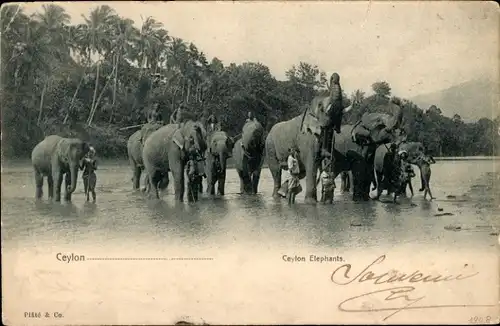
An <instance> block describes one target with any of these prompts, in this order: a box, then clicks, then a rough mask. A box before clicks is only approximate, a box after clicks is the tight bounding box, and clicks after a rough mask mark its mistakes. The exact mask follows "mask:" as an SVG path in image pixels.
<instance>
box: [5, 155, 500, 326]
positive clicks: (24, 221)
mask: <svg viewBox="0 0 500 326" xmlns="http://www.w3.org/2000/svg"><path fill="white" fill-rule="evenodd" d="M495 162H496V161H491V160H480V161H438V162H437V163H436V164H434V165H432V180H431V187H432V191H433V194H434V196H435V197H437V199H436V200H434V201H432V202H430V201H428V200H424V199H423V193H421V192H418V188H419V186H420V184H419V183H420V181H419V180H418V179H419V178H418V177H417V178H415V179H414V181H413V186H414V190H415V196H414V197H413V198H411V199H410V198H401V199H400V204H399V205H395V204H392V203H390V200H391V198H390V197H389V196H382V200H383V201H387V202H377V201H371V202H366V203H354V202H352V198H351V195H350V194H340V193H339V192H338V191H337V192H336V194H335V203H334V204H333V205H321V204H318V205H305V204H303V203H302V201H303V193H301V194H299V195H298V196H297V203H296V204H295V205H293V206H291V207H290V206H288V205H287V204H286V203H285V201H284V200H282V201H276V200H274V199H273V198H271V193H272V178H271V175H270V172H269V171H268V170H267V169H264V170H263V171H262V176H261V182H260V189H259V191H260V193H259V194H258V195H257V196H242V195H239V194H238V191H239V179H238V177H237V174H236V172H235V171H234V170H229V171H228V177H227V184H226V195H225V196H224V197H216V198H208V197H207V196H206V194H203V198H202V199H201V200H200V201H199V202H197V203H194V204H193V203H191V204H190V203H187V202H186V203H175V202H174V200H173V199H174V198H173V188H172V186H169V188H168V189H167V191H166V193H165V194H163V196H162V199H161V200H148V199H146V198H145V197H144V196H143V195H142V194H139V193H134V192H132V191H131V187H132V184H131V181H130V178H131V172H130V169H129V167H128V166H127V165H123V164H121V163H120V164H113V163H107V164H104V165H102V166H100V167H99V170H98V171H97V172H98V173H97V175H98V180H97V183H98V186H97V196H98V198H97V203H96V204H92V203H85V199H84V194H83V191H82V188H83V184H82V182H81V181H79V184H78V188H77V191H76V192H75V193H74V195H73V201H72V203H62V204H56V203H50V202H48V200H47V199H46V192H47V189H46V187H45V188H44V192H45V194H44V200H43V201H41V202H35V200H34V189H35V187H34V177H33V174H32V171H31V168H30V167H29V166H17V167H16V166H10V167H7V168H4V169H3V172H2V256H5V257H8V258H2V266H4V268H3V272H4V273H6V274H5V276H6V277H7V278H8V277H9V276H10V277H11V279H10V281H9V282H8V284H7V288H8V289H10V290H11V291H13V292H14V293H17V294H19V295H21V297H23V298H24V301H26V302H31V304H32V305H34V306H35V307H36V306H37V305H38V306H39V307H41V306H44V305H48V306H49V307H54V306H58V307H59V308H57V309H62V308H61V306H62V305H63V302H64V305H66V302H67V301H68V300H71V301H74V300H77V299H76V297H78V298H79V299H78V300H80V301H78V300H77V301H78V302H79V305H77V306H76V307H73V308H72V309H73V310H71V309H70V308H65V309H69V310H68V311H72V318H73V319H71V320H68V319H66V321H64V320H62V321H57V320H56V321H54V320H51V322H61V323H64V322H66V323H68V322H70V323H106V322H107V323H134V322H137V323H167V322H171V320H172V319H169V318H183V317H182V316H181V315H182V314H180V312H181V311H184V312H185V315H186V314H187V316H196V317H197V318H198V317H201V316H203V317H204V318H205V320H206V318H207V316H211V318H212V320H207V321H208V322H217V321H219V322H227V323H231V322H233V323H242V322H247V323H259V322H261V323H266V322H267V323H269V322H281V323H300V322H308V323H311V322H313V323H314V322H335V320H336V319H332V316H329V315H328V314H326V312H325V311H323V310H321V309H326V307H323V308H321V309H320V308H319V307H317V308H316V309H320V310H321V311H316V312H314V313H318V314H319V315H318V319H313V320H312V321H311V319H308V317H307V316H310V314H311V313H312V311H311V308H309V309H305V308H304V303H303V300H306V298H308V299H307V300H314V299H312V298H311V293H309V292H307V287H308V286H307V284H302V285H301V286H300V289H298V288H294V286H295V287H297V286H298V285H297V284H296V283H297V278H294V277H301V276H300V275H317V274H318V273H319V270H318V268H314V269H313V267H312V266H311V265H307V266H308V267H303V268H304V269H303V270H302V271H301V272H300V273H299V271H298V270H296V269H295V270H294V271H293V272H292V274H293V275H295V276H293V277H292V276H290V275H288V276H283V277H285V278H284V279H288V280H287V281H283V283H280V282H278V281H277V279H280V277H281V276H279V275H280V274H279V273H281V272H278V271H282V269H283V264H286V263H284V262H283V259H282V258H283V255H285V254H287V255H289V256H292V257H293V256H294V255H296V254H297V255H304V256H306V257H308V256H309V255H310V254H317V255H318V256H321V255H326V254H327V255H342V256H343V257H344V262H345V261H346V260H349V259H350V260H352V259H356V260H358V259H359V260H362V261H373V259H374V258H376V256H370V255H369V254H371V253H374V254H375V255H377V253H386V252H391V253H393V255H394V257H399V258H398V259H399V262H398V264H397V265H398V266H400V265H401V264H403V265H404V263H403V261H404V259H405V257H406V259H410V258H411V259H412V261H413V259H416V260H418V259H425V258H422V255H427V256H426V257H430V256H431V255H432V256H435V257H440V255H441V254H439V253H442V252H446V253H447V255H448V253H449V257H451V256H452V253H456V254H457V255H459V256H460V255H464V254H465V252H469V253H470V254H471V255H472V256H470V257H473V256H474V257H479V256H478V255H479V254H481V255H490V256H486V257H489V258H487V259H489V260H488V264H490V263H491V265H488V266H495V263H496V262H495V261H493V259H496V258H497V253H496V250H497V248H496V246H495V244H496V243H497V236H496V235H495V232H497V231H498V228H499V227H500V221H499V216H500V215H499V212H500V209H499V204H500V203H499V202H498V200H496V201H495V198H496V199H498V198H500V196H499V194H500V192H499V184H500V182H499V174H498V173H499V172H498V171H499V170H498V163H495ZM417 176H418V172H417ZM302 185H303V187H304V180H302ZM337 185H340V180H339V179H338V180H337ZM337 190H338V189H337ZM446 213H447V214H446ZM436 214H446V215H444V216H436ZM449 226H453V227H455V230H457V228H456V227H457V226H460V227H461V229H460V231H450V230H449ZM58 252H63V253H72V252H73V253H75V254H79V255H85V257H86V258H87V260H86V261H85V262H81V263H80V264H85V266H86V267H82V266H83V265H78V263H71V264H66V263H62V262H60V261H58V260H57V258H56V254H57V253H58ZM409 252H411V256H409V255H408V253H409ZM397 253H399V254H397ZM162 257H163V258H165V257H167V259H170V258H176V259H177V258H178V259H181V258H207V260H198V261H195V260H178V261H177V262H174V261H170V262H161V261H118V262H117V261H102V260H101V261H90V260H89V259H88V258H101V259H102V258H115V259H116V258H162ZM168 257H170V258H168ZM418 257H420V258H418ZM464 257H465V256H464ZM6 259H9V260H6ZM208 259H210V260H208ZM394 259H396V258H394ZM427 259H428V258H427ZM436 259H440V258H436ZM7 261H8V262H10V264H8V268H7V267H5V266H7V265H5V264H4V263H5V262H7ZM35 262H36V263H35ZM407 263H408V262H407ZM483 263H486V262H484V261H483ZM152 264H154V265H152ZM159 264H160V265H159ZM161 264H164V265H161ZM165 264H166V265H165ZM333 264H334V263H330V265H329V267H327V270H329V271H330V273H331V266H334V265H333ZM336 264H339V263H336ZM147 266H150V267H149V268H148V267H147ZM151 266H154V267H151ZM160 266H163V267H160ZM167 266H168V268H167ZM257 266H259V267H257ZM280 266H281V267H280ZM304 266H305V265H304ZM410 266H411V265H410ZM496 266H498V264H496ZM42 267H43V268H42ZM325 267H326V264H323V267H322V269H320V270H322V271H324V270H325ZM396 267H397V266H396ZM261 269H262V270H261ZM40 270H42V271H40ZM202 270H207V271H208V274H207V275H205V277H202V275H203V272H202ZM243 270H245V272H243ZM236 271H239V272H236ZM40 273H41V274H40ZM44 273H45V274H44ZM183 273H185V274H186V275H184V274H183ZM297 273H298V274H297ZM301 273H305V274H301ZM35 274H36V275H38V278H36V279H34V278H33V275H35ZM200 274H202V275H200ZM238 274H239V275H238ZM261 274H262V275H261ZM40 275H45V276H43V277H41V278H40ZM165 275H170V276H169V277H167V276H165ZM242 275H244V276H242ZM258 275H260V276H258ZM263 275H266V278H262V277H263ZM325 275H326V278H328V273H327V274H325ZM493 275H495V274H493ZM44 277H45V278H44ZM47 277H48V278H49V279H50V280H51V281H48V280H47V279H46V278H47ZM494 277H495V280H496V284H498V275H496V276H494ZM239 278H243V281H242V284H244V286H243V285H240V283H239V282H236V279H239ZM25 279H29V280H30V281H29V282H30V284H31V285H30V287H29V288H31V291H27V290H26V291H25V292H23V291H20V290H19V287H21V288H23V286H24V285H23V284H24V283H23V282H24V281H22V280H25ZM42 279H43V280H44V281H41V280H42ZM284 279H283V280H284ZM37 280H38V281H37ZM55 280H58V281H57V284H58V285H57V286H56V288H55V289H51V290H50V291H49V290H48V289H50V287H47V284H48V283H51V284H52V285H51V286H52V287H54V285H53V283H54V282H55ZM207 280H210V284H208V283H206V282H205V281H207ZM266 280H267V281H266ZM4 281H5V277H2V282H3V283H4V284H5V282H4ZM37 282H38V283H37ZM158 282H159V283H158ZM34 284H35V285H34ZM36 284H38V285H36ZM224 284H226V285H227V284H230V286H232V287H233V291H231V295H228V294H227V293H226V292H225V291H223V290H221V288H220V286H223V285H224ZM287 284H288V285H287ZM292 284H295V285H292ZM196 286H197V287H199V288H193V287H196ZM260 287H262V289H261V290H262V291H264V292H262V293H267V292H266V291H269V289H271V288H274V290H275V291H277V292H275V293H277V294H276V295H277V296H278V297H276V298H282V296H283V295H284V294H283V293H285V292H286V293H288V292H289V291H292V290H293V291H295V292H293V291H292V292H293V293H295V296H297V298H299V299H297V300H299V301H297V300H296V301H293V302H292V301H290V302H288V303H287V304H286V305H285V302H287V300H281V299H276V298H275V299H271V298H272V297H273V295H270V294H267V295H262V293H261V292H258V289H260ZM289 287H291V288H289ZM33 288H34V289H36V290H33ZM292 288H294V289H292ZM23 289H24V288H23ZM68 289H72V290H71V291H73V293H79V294H78V295H77V294H74V295H72V294H71V292H69V290H68ZM19 291H20V292H19ZM47 291H49V292H50V293H51V294H49V297H51V298H52V299H43V298H45V297H44V295H46V294H47ZM240 291H242V292H241V293H240ZM252 291H254V292H255V294H254V295H252V294H251V293H252ZM283 291H285V292H283ZM297 291H299V292H300V293H301V294H300V295H299V294H297V293H299V292H297ZM490 292H491V291H490ZM56 293H57V294H56ZM172 293H174V294H175V296H176V298H177V299H176V300H174V298H173V297H172ZM244 293H246V294H247V295H244ZM249 293H250V294H249ZM258 293H260V294H258ZM42 294H43V295H42ZM280 295H281V297H280ZM492 295H493V297H492V298H493V299H495V298H496V297H497V296H498V294H497V293H496V294H495V293H494V292H492V293H490V294H489V296H490V297H491V296H492ZM194 296H196V297H197V298H198V297H199V296H201V297H203V298H204V299H203V300H205V301H203V303H202V304H200V303H199V300H198V299H196V300H198V301H197V302H198V304H197V306H196V305H195V306H196V308H192V309H191V308H189V309H187V308H186V307H187V306H189V307H191V306H190V304H191V305H192V304H193V302H194V301H192V300H193V297H194ZM256 296H257V297H258V298H260V299H259V300H260V301H259V302H260V305H259V304H253V305H252V304H251V303H250V302H252V301H251V300H250V299H249V298H255V297H256ZM295 296H294V297H295ZM151 297H154V298H155V299H151ZM188 298H191V299H189V300H188ZM82 300H83V301H82ZM151 300H154V301H155V300H159V301H155V303H154V305H153V306H154V308H151V306H150V308H147V311H148V313H147V314H145V313H144V312H143V311H145V310H144V309H146V308H145V305H147V304H151V302H150V301H151ZM190 300H191V301H190ZM196 300H195V301H196ZM200 300H201V299H200ZM266 300H272V303H271V302H267V301H266ZM290 300H291V299H290ZM307 300H306V301H307ZM332 300H333V299H332ZM7 301H8V300H7ZM24 301H23V302H24ZM98 302H101V303H99V304H98ZM103 302H104V304H103ZM160 302H161V303H160ZM301 302H302V303H301ZM494 302H498V300H496V301H494ZM243 303H246V305H247V307H249V308H248V310H244V311H245V313H247V314H248V317H247V319H243V320H242V319H241V318H242V317H241V316H243V315H244V314H243V312H242V311H243V310H241V309H243V308H242V307H241V306H238V305H241V304H243ZM290 304H292V305H297V307H296V308H293V309H292V308H290ZM262 305H264V306H265V307H266V309H270V311H266V312H264V311H262ZM329 306H331V307H334V306H336V304H335V305H332V304H330V305H329ZM9 307H10V309H11V311H18V310H19V311H24V310H23V309H25V308H19V309H17V308H14V307H13V306H12V305H11V306H8V307H7V308H9ZM104 307H106V308H104ZM160 307H168V309H167V308H161V309H160ZM221 307H224V309H229V310H230V312H227V314H226V315H224V316H223V317H221V316H220V315H217V314H215V315H214V311H215V310H217V309H219V310H220V309H222V308H221ZM273 307H274V308H273ZM284 307H287V308H284ZM212 308H213V309H212ZM16 309H17V310H16ZM75 309H76V310H75ZM96 309H97V310H96ZM117 309H118V310H119V311H120V313H123V314H124V315H122V317H117V314H118V312H117V311H116V310H117ZM165 309H167V310H168V311H169V312H165V311H164V310H165ZM193 309H194V310H193ZM280 309H282V310H283V309H285V310H283V311H280ZM290 309H291V310H293V313H292V312H290V311H289V310H290ZM332 309H333V308H332ZM313 310H314V309H313ZM82 311H83V312H82ZM90 311H99V314H97V315H95V314H94V315H93V314H92V313H91V312H90ZM134 311H135V314H134V313H133V312H134ZM255 311H260V313H261V314H260V315H259V316H258V317H257V316H256V315H255ZM219 313H220V311H219ZM238 313H239V315H238ZM19 314H21V313H19ZM325 314H326V315H325ZM417 315H418V314H417ZM417 315H416V316H417ZM11 316H12V317H11V320H19V321H21V322H23V323H24V322H26V320H25V319H23V318H21V317H20V316H18V315H16V313H14V312H12V313H11ZM96 316H97V317H96ZM124 316H126V317H124ZM216 316H218V317H217V318H219V319H217V318H216ZM280 316H281V317H280ZM325 316H326V317H325ZM418 316H420V317H421V315H418ZM446 316H448V317H449V314H448V315H447V314H446V313H444V315H443V318H446ZM18 318H20V319H18ZM68 318H69V317H68ZM75 318H76V319H75ZM117 318H118V319H117ZM214 318H215V319H214ZM270 318H271V319H270ZM335 318H336V317H335ZM346 318H347V317H346ZM349 318H350V319H346V320H345V321H346V322H347V321H350V322H356V320H357V319H356V318H357V316H353V315H352V314H351V315H349ZM353 318H354V319H353ZM360 318H361V317H360ZM370 318H372V319H370V321H371V322H372V323H378V322H380V320H378V319H377V318H376V317H374V316H371V317H370ZM401 318H403V317H401ZM208 319H210V318H208ZM332 320H333V321H332ZM364 320H365V319H360V320H358V322H363V321H364ZM404 320H405V319H401V320H400V321H404ZM445 320H446V319H445ZM432 321H436V322H437V319H432ZM394 322H397V319H396V318H394ZM422 322H425V321H422Z"/></svg>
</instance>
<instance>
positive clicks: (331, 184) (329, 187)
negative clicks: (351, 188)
mask: <svg viewBox="0 0 500 326" xmlns="http://www.w3.org/2000/svg"><path fill="white" fill-rule="evenodd" d="M331 163H332V161H331V160H330V159H329V158H327V157H325V158H323V160H322V161H321V170H322V172H321V174H320V181H321V202H322V203H323V204H327V203H328V204H332V203H333V193H334V191H335V188H336V185H335V178H334V176H333V172H332V171H331Z"/></svg>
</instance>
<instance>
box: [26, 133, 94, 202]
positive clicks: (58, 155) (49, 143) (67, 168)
mask: <svg viewBox="0 0 500 326" xmlns="http://www.w3.org/2000/svg"><path fill="white" fill-rule="evenodd" d="M89 149H90V146H89V144H88V143H87V142H85V141H83V140H81V139H78V138H64V137H61V136H57V135H50V136H47V137H45V139H44V140H42V141H41V142H39V143H38V144H37V145H36V146H35V147H34V148H33V151H32V152H31V162H32V165H33V169H34V173H35V183H36V194H35V197H36V198H37V199H40V198H41V197H42V196H43V189H42V188H43V178H44V177H47V183H48V193H49V194H48V197H49V198H54V199H55V201H61V184H62V181H63V177H64V181H65V190H66V192H65V196H64V198H65V200H66V201H71V194H72V193H73V192H74V191H75V189H76V183H77V179H78V170H79V167H80V161H81V160H82V159H83V157H84V156H85V155H86V154H87V152H88V151H89Z"/></svg>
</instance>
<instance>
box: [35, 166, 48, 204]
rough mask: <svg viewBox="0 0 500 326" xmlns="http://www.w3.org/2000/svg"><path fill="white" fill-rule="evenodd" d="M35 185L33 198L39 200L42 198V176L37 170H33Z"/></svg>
mask: <svg viewBox="0 0 500 326" xmlns="http://www.w3.org/2000/svg"><path fill="white" fill-rule="evenodd" d="M35 184H36V190H35V198H36V199H40V198H42V196H43V174H41V173H40V172H39V171H37V170H35ZM49 191H50V189H49ZM49 196H50V195H49Z"/></svg>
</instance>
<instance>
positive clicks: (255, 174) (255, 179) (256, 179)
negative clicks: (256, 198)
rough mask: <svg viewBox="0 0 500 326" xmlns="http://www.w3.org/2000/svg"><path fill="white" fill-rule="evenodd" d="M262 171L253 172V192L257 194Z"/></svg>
mask: <svg viewBox="0 0 500 326" xmlns="http://www.w3.org/2000/svg"><path fill="white" fill-rule="evenodd" d="M259 181H260V171H254V172H253V173H252V193H254V194H257V192H258V191H259Z"/></svg>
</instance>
